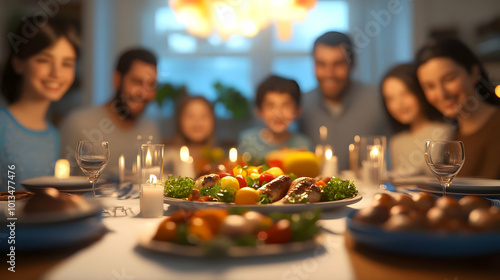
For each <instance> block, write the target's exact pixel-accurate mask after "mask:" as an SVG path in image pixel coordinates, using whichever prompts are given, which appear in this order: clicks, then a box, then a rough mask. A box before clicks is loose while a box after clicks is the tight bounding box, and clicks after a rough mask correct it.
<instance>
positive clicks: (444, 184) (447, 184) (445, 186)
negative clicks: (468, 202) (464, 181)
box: [442, 182, 450, 196]
mask: <svg viewBox="0 0 500 280" xmlns="http://www.w3.org/2000/svg"><path fill="white" fill-rule="evenodd" d="M442 186H443V196H446V188H448V187H449V186H450V183H447V182H446V183H443V184H442Z"/></svg>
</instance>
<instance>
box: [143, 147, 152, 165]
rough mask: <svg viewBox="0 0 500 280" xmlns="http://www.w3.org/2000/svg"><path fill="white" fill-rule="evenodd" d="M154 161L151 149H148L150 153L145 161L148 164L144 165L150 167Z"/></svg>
mask: <svg viewBox="0 0 500 280" xmlns="http://www.w3.org/2000/svg"><path fill="white" fill-rule="evenodd" d="M152 162H153V161H152V159H151V153H150V152H149V150H148V153H147V154H146V162H145V164H146V166H144V167H149V166H151V163H152Z"/></svg>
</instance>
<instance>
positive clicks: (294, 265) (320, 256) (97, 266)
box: [44, 185, 381, 280]
mask: <svg viewBox="0 0 500 280" xmlns="http://www.w3.org/2000/svg"><path fill="white" fill-rule="evenodd" d="M357 188H358V190H359V191H360V193H361V194H362V195H363V200H361V201H360V202H358V203H356V204H353V205H350V206H347V207H340V208H338V209H335V210H333V211H329V212H324V213H323V216H322V220H321V221H320V222H321V225H322V226H323V227H325V228H327V229H328V230H330V231H332V232H334V233H336V234H334V233H326V234H325V236H324V237H325V238H324V241H325V242H324V244H323V246H322V247H318V248H316V249H315V250H309V251H306V252H302V253H297V254H291V255H279V256H269V257H259V258H243V259H195V258H185V257H178V256H173V255H166V254H162V253H157V252H151V251H148V250H146V249H143V248H141V247H139V246H138V238H139V236H140V235H141V234H142V233H143V232H144V231H145V230H148V229H150V228H152V227H155V226H157V225H158V223H159V221H160V220H161V219H162V218H152V219H146V218H139V217H132V216H127V217H107V218H104V219H103V223H104V225H105V226H106V227H107V228H108V230H109V232H108V233H107V234H105V235H104V237H103V238H101V239H100V240H98V241H96V242H95V243H93V244H92V245H90V246H89V247H87V248H85V249H82V250H80V251H78V252H77V253H76V254H74V255H72V256H71V257H69V258H68V259H66V260H64V261H63V262H62V263H61V264H60V265H58V266H56V267H55V268H54V269H53V270H51V271H50V272H49V273H48V274H47V275H45V277H44V279H47V280H59V279H60V280H71V279H85V280H89V279H103V280H113V279H114V280H122V279H175V280H177V279H214V280H215V279H217V280H221V279H251V280H258V279H294V280H295V279H297V280H299V279H301V280H302V279H333V278H335V279H354V278H355V275H354V272H353V268H352V266H351V264H350V262H349V257H348V255H347V251H346V248H345V244H344V236H343V232H344V230H345V215H346V214H347V213H348V212H349V211H351V210H352V209H354V208H355V209H359V208H361V207H363V206H365V205H367V204H369V202H370V201H371V200H372V198H373V195H374V194H375V193H376V192H380V191H381V190H380V189H377V188H376V187H374V186H361V185H357ZM110 202H111V203H117V204H120V205H125V206H128V207H132V208H133V210H134V212H135V213H138V212H139V211H138V210H139V199H129V200H123V201H118V200H114V201H110ZM168 207H169V206H168V205H165V210H167V211H168ZM171 210H172V209H171Z"/></svg>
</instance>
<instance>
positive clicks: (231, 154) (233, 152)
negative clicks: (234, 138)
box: [229, 148, 238, 162]
mask: <svg viewBox="0 0 500 280" xmlns="http://www.w3.org/2000/svg"><path fill="white" fill-rule="evenodd" d="M229 160H230V161H231V162H236V161H237V160H238V150H236V148H231V150H229Z"/></svg>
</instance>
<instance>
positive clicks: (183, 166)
mask: <svg viewBox="0 0 500 280" xmlns="http://www.w3.org/2000/svg"><path fill="white" fill-rule="evenodd" d="M179 155H180V159H181V162H180V167H179V172H178V173H179V176H182V177H191V178H194V177H195V172H194V164H193V161H194V160H193V157H191V156H190V155H189V148H188V147H186V146H182V147H181V150H180V153H179Z"/></svg>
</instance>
